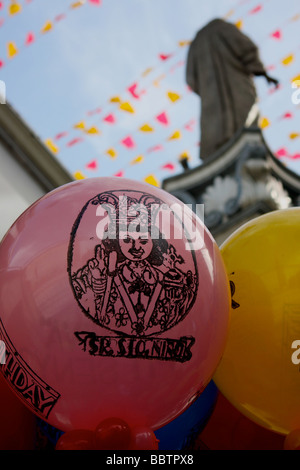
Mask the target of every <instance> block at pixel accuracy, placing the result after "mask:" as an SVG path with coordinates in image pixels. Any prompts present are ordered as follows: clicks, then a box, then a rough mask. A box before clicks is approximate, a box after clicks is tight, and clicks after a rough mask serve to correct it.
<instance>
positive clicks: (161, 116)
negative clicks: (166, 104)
mask: <svg viewBox="0 0 300 470" xmlns="http://www.w3.org/2000/svg"><path fill="white" fill-rule="evenodd" d="M156 120H157V121H158V122H160V123H161V124H163V125H165V126H167V125H168V124H169V119H168V116H167V113H166V112H165V111H164V112H162V113H160V114H159V115H158V116H156Z"/></svg>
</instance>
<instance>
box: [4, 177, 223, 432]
mask: <svg viewBox="0 0 300 470" xmlns="http://www.w3.org/2000/svg"><path fill="white" fill-rule="evenodd" d="M229 312H230V291H229V282H228V278H227V273H226V269H225V266H224V263H223V259H222V257H221V253H220V250H219V248H218V246H217V244H216V242H215V240H214V239H213V237H212V236H211V234H210V233H209V232H208V230H207V229H206V227H205V226H204V223H203V222H202V221H201V220H200V218H196V217H195V215H193V213H192V211H191V210H190V209H189V208H187V207H186V206H185V205H184V204H183V203H182V202H180V201H179V200H178V199H176V198H174V197H173V196H171V195H170V194H168V193H167V192H165V191H163V190H161V189H158V188H156V187H154V186H151V185H149V184H146V183H141V182H138V181H131V180H127V179H124V178H88V179H86V180H81V181H76V182H73V183H70V184H67V185H64V186H61V187H60V188H57V189H55V190H54V191H52V192H50V193H48V194H47V195H45V196H44V197H42V198H41V199H39V200H38V201H37V202H35V203H34V204H33V205H32V206H31V207H29V208H28V209H27V210H26V211H25V212H24V213H23V214H22V215H21V216H20V217H19V218H18V219H17V220H16V222H15V223H14V224H13V226H12V227H11V228H10V230H9V231H8V232H7V234H6V236H5V237H4V239H3V240H2V242H1V244H0V340H3V341H4V342H6V343H7V344H8V345H9V349H10V361H9V363H8V364H7V365H6V366H5V367H4V369H3V374H4V376H5V377H6V379H7V380H8V381H9V382H10V384H11V386H12V388H13V389H14V391H15V392H16V393H17V394H18V396H19V397H20V398H21V399H22V400H24V402H25V403H26V404H27V405H28V406H29V407H30V408H31V409H32V410H33V411H34V412H35V413H36V414H37V415H38V416H39V417H40V418H41V419H43V420H45V421H47V422H48V423H49V424H50V425H52V426H54V427H55V428H57V429H60V430H62V431H64V432H66V431H70V430H72V429H95V427H96V426H97V425H98V423H99V422H100V421H103V420H105V419H107V418H110V417H112V416H118V417H119V418H121V419H123V420H124V421H126V422H128V423H130V425H131V426H135V427H136V426H144V425H145V426H149V427H150V428H151V429H153V430H154V431H155V430H156V429H158V428H160V427H162V426H164V425H166V424H167V423H169V422H170V421H172V420H173V419H175V418H176V417H177V416H178V415H179V414H181V413H182V412H184V411H185V410H186V409H187V408H188V406H189V405H190V403H192V402H193V400H195V399H196V398H197V397H198V396H199V393H201V391H202V390H203V389H204V388H205V386H206V385H207V384H208V383H209V382H210V380H211V378H212V375H213V373H214V372H215V370H216V367H217V365H218V364H219V361H220V359H221V357H222V354H223V351H224V349H225V343H226V339H227V332H228V324H229Z"/></svg>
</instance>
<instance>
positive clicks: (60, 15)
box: [54, 13, 67, 23]
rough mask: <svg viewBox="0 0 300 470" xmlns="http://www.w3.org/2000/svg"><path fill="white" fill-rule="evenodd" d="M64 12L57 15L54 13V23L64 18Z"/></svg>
mask: <svg viewBox="0 0 300 470" xmlns="http://www.w3.org/2000/svg"><path fill="white" fill-rule="evenodd" d="M66 16H67V15H66V14H65V13H60V14H59V15H56V17H55V18H54V21H56V23H58V22H59V21H61V20H64V19H65V18H66Z"/></svg>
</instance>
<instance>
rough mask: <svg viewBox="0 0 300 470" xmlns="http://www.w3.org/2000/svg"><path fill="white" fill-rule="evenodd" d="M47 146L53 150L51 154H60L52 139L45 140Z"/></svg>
mask: <svg viewBox="0 0 300 470" xmlns="http://www.w3.org/2000/svg"><path fill="white" fill-rule="evenodd" d="M45 144H46V145H47V147H48V148H49V149H50V150H51V152H53V153H58V147H57V146H56V145H54V143H53V142H52V140H51V139H47V140H45Z"/></svg>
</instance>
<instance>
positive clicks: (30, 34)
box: [25, 33, 34, 45]
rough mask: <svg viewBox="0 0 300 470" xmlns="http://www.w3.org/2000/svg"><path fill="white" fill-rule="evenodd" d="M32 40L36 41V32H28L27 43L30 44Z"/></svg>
mask: <svg viewBox="0 0 300 470" xmlns="http://www.w3.org/2000/svg"><path fill="white" fill-rule="evenodd" d="M32 42H34V34H33V33H28V34H27V36H26V39H25V44H26V45H29V44H31V43H32Z"/></svg>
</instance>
